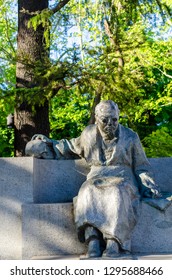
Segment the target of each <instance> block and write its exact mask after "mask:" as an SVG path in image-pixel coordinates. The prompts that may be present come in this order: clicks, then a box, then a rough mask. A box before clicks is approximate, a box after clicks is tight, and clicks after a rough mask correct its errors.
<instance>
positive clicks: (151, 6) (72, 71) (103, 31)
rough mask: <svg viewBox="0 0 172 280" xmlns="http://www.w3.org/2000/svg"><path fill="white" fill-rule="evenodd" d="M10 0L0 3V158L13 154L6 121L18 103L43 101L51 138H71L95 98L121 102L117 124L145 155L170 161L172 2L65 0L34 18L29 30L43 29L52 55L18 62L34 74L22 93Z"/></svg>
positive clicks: (75, 135) (84, 124)
mask: <svg viewBox="0 0 172 280" xmlns="http://www.w3.org/2000/svg"><path fill="white" fill-rule="evenodd" d="M10 2H11V1H7V0H5V1H1V0H0V4H1V11H0V63H1V70H0V73H1V75H0V97H1V99H0V109H1V112H0V117H1V119H0V141H1V149H0V156H6V155H11V153H12V152H11V151H12V141H13V133H12V132H10V131H9V130H8V129H7V128H6V116H7V115H8V114H9V113H11V112H13V109H14V106H16V102H20V103H21V102H22V101H25V100H27V102H28V103H29V104H30V105H31V106H32V110H33V111H34V107H35V105H36V104H40V105H43V103H44V102H45V101H46V100H47V99H48V100H49V101H50V123H51V137H52V138H55V139H60V138H72V137H77V136H78V135H79V134H80V133H81V131H82V130H83V128H84V127H85V126H86V125H87V124H88V121H89V118H90V113H91V110H92V105H93V101H94V98H96V97H97V95H101V98H102V99H107V98H110V99H112V100H114V101H115V102H117V103H118V104H119V107H120V111H121V120H120V122H121V123H122V124H124V125H126V126H129V127H131V128H133V129H134V130H136V131H137V132H138V134H139V136H140V137H141V140H143V144H144V146H145V149H146V153H147V155H148V156H153V157H156V156H171V150H170V145H171V135H172V117H171V116H172V106H171V105H172V70H171V63H172V56H171V49H172V38H171V36H170V25H171V19H170V17H169V15H170V13H171V8H172V6H171V1H168V0H163V1H158V0H150V1H147V0H143V1H138V0H135V1H132V0H130V1H126V0H120V1H111V0H108V1H102V0H96V1H93V0H89V1H86V0H71V1H69V3H68V4H67V5H66V6H65V7H63V9H61V10H60V11H59V12H58V13H56V14H54V15H53V14H52V11H51V10H50V9H46V10H44V11H43V12H42V13H37V14H32V15H31V16H32V17H31V20H30V22H29V25H28V28H33V29H34V30H36V29H37V28H38V26H40V25H41V26H42V27H43V28H44V38H45V42H46V45H47V48H48V49H50V54H51V56H50V59H46V60H45V59H43V60H42V61H37V62H36V63H35V62H34V64H33V63H32V61H30V60H28V58H24V57H23V63H25V64H27V67H28V73H29V71H31V73H32V75H33V76H34V79H33V81H32V83H33V84H30V85H29V86H28V89H24V88H23V89H15V63H16V30H17V26H16V23H17V21H16V19H15V20H14V17H13V14H12V12H13V9H12V8H11V5H12V4H11V3H10ZM50 2H51V1H50ZM15 4H16V2H15V1H13V5H15ZM160 15H162V17H160ZM49 32H50V35H49ZM121 62H123V63H122V64H121V65H120V63H121ZM15 95H16V96H17V98H16V99H14V96H15ZM165 139H166V140H165ZM167 140H168V141H167ZM168 143H169V144H168ZM167 151H168V152H167Z"/></svg>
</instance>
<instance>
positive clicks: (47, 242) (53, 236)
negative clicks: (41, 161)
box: [22, 202, 172, 259]
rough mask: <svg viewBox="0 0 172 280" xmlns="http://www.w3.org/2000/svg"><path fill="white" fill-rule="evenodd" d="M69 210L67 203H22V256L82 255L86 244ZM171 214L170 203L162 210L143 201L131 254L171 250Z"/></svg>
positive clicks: (71, 205) (158, 252)
mask: <svg viewBox="0 0 172 280" xmlns="http://www.w3.org/2000/svg"><path fill="white" fill-rule="evenodd" d="M72 211H73V204H72V203H70V202H69V203H52V204H25V205H23V206H22V212H23V214H22V221H23V259H31V258H32V257H36V256H48V255H49V256H51V255H58V256H59V255H83V254H85V253H86V246H85V245H84V244H81V243H80V242H79V241H78V239H77V235H76V229H75V225H74V222H73V214H72ZM171 217H172V206H169V207H168V208H167V209H166V211H165V212H163V211H159V210H157V209H155V208H153V207H151V206H150V205H148V204H146V203H142V210H141V216H140V219H139V222H138V224H137V225H136V227H135V230H134V232H133V235H132V251H133V253H135V254H137V253H138V254H140V253H141V254H143V253H147V254H161V253H163V254H164V253H166V254H169V253H172V219H171Z"/></svg>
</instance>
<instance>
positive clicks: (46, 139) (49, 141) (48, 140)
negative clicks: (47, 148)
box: [31, 134, 52, 144]
mask: <svg viewBox="0 0 172 280" xmlns="http://www.w3.org/2000/svg"><path fill="white" fill-rule="evenodd" d="M32 140H41V141H43V142H45V143H47V144H51V143H52V140H51V139H49V138H48V137H47V136H45V135H43V134H35V135H33V137H32V139H31V141H32Z"/></svg>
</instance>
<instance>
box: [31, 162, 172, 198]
mask: <svg viewBox="0 0 172 280" xmlns="http://www.w3.org/2000/svg"><path fill="white" fill-rule="evenodd" d="M149 160H150V163H151V165H152V168H153V171H154V174H155V179H156V182H157V184H158V185H159V186H160V188H161V189H162V190H163V191H164V192H172V184H171V180H172V175H171V170H172V158H151V159H149ZM88 172H89V167H88V165H87V163H86V162H85V160H83V159H81V160H41V159H34V174H33V176H34V185H33V194H34V202H35V203H58V202H72V200H73V197H75V196H76V195H77V194H78V191H79V189H80V187H81V185H82V183H83V182H84V181H85V180H86V176H87V174H88Z"/></svg>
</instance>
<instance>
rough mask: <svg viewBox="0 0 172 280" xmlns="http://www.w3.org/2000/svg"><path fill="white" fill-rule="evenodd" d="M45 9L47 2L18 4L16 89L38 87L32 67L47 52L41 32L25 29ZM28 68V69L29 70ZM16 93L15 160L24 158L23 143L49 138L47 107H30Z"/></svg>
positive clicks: (28, 0)
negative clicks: (33, 139)
mask: <svg viewBox="0 0 172 280" xmlns="http://www.w3.org/2000/svg"><path fill="white" fill-rule="evenodd" d="M46 8H48V0H39V1H35V0H18V38H17V65H16V88H17V89H21V88H27V89H29V88H33V87H35V86H38V84H36V83H35V81H34V72H33V67H34V63H35V62H38V61H40V63H42V64H43V63H44V59H45V57H47V56H48V55H49V54H48V51H47V49H46V48H45V43H44V28H43V27H42V26H41V25H40V26H38V28H37V29H36V30H34V29H33V28H32V27H30V28H28V21H29V20H30V18H31V17H32V16H34V15H35V13H36V12H41V11H42V10H43V9H46ZM28 65H29V68H28ZM22 92H23V93H22V94H21V93H20V91H17V95H16V104H17V105H16V108H15V113H14V126H15V143H14V149H15V156H24V150H25V146H26V143H27V142H28V141H29V140H30V139H31V137H32V136H33V134H35V133H42V134H45V135H46V136H48V135H49V110H48V108H49V106H48V101H47V100H46V101H45V102H44V105H41V106H39V104H36V105H35V106H34V110H33V106H31V105H30V104H29V102H28V100H27V98H26V97H25V94H24V91H22Z"/></svg>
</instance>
